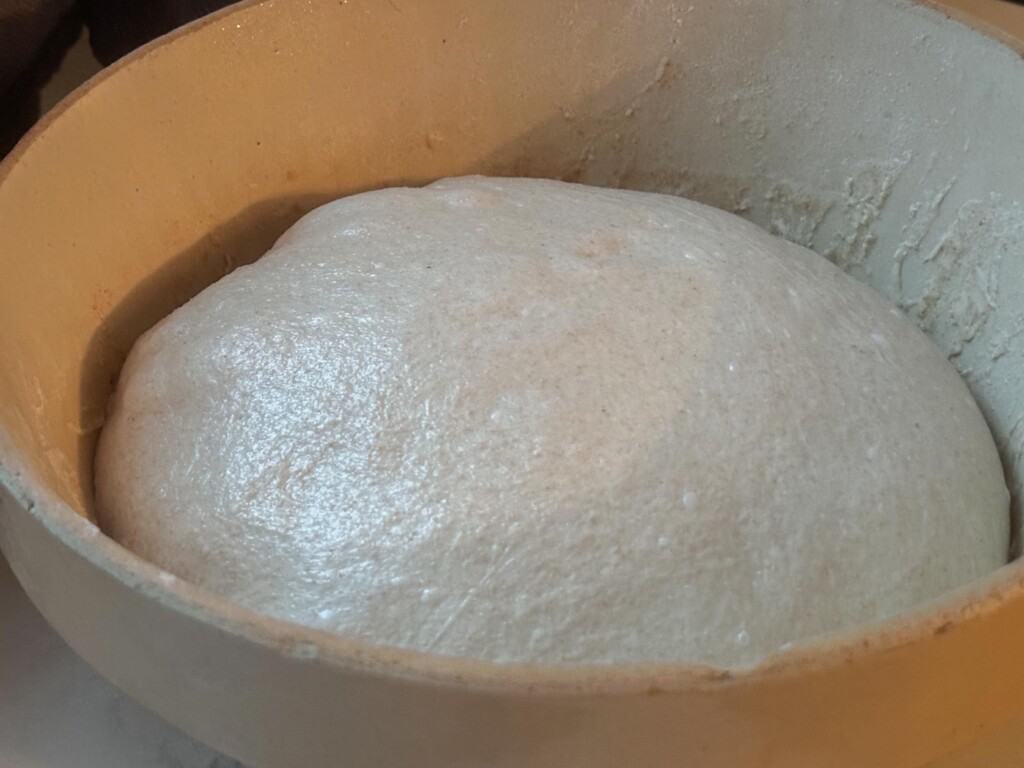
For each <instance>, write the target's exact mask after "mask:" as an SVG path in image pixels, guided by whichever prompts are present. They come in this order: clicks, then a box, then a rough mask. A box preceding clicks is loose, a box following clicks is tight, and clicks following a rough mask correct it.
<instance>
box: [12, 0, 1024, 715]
mask: <svg viewBox="0 0 1024 768" xmlns="http://www.w3.org/2000/svg"><path fill="white" fill-rule="evenodd" d="M887 2H889V3H890V4H892V5H894V6H905V7H915V6H919V7H922V8H926V9H929V10H931V11H934V12H936V13H939V14H941V15H943V16H945V17H946V18H947V19H950V20H951V21H953V22H956V23H958V24H960V25H962V26H965V27H968V28H970V29H972V30H974V31H975V32H978V33H980V34H981V35H983V36H985V37H987V38H990V39H992V40H995V41H996V42H998V43H1000V44H1001V45H1003V46H1005V47H1008V48H1010V49H1011V50H1012V51H1014V52H1016V53H1017V54H1019V55H1020V56H1021V57H1024V38H1021V37H1017V36H1016V35H1014V34H1013V33H1011V32H1009V31H1007V30H1006V29H1004V28H1002V27H999V26H998V25H996V24H993V23H990V22H988V21H986V20H984V19H982V18H979V17H978V16H976V15H973V14H971V13H969V12H967V11H965V10H962V9H958V8H953V7H950V6H947V5H945V4H943V2H942V0H887ZM274 5H275V0H242V2H238V3H235V4H233V5H230V6H227V7H225V8H222V9H220V10H218V11H215V12H214V13H212V14H209V15H207V16H204V17H201V18H199V19H197V20H195V21H193V22H190V23H188V24H186V25H184V26H181V27H179V28H177V29H175V30H173V31H171V32H169V33H168V34H166V35H163V36H161V37H158V38H156V39H155V40H152V41H150V42H149V43H147V44H145V45H143V46H141V47H140V48H137V49H135V50H134V51H132V52H131V53H129V54H128V55H126V56H124V57H123V58H121V59H119V60H118V61H116V62H114V63H113V64H111V65H110V66H109V67H106V68H104V69H102V70H101V71H100V72H98V73H97V74H95V75H93V76H92V77H91V78H89V79H88V80H87V81H86V82H84V83H83V84H81V85H80V86H79V87H78V88H76V89H75V90H74V91H72V92H71V93H70V94H69V95H68V96H66V97H65V98H64V99H63V100H62V101H61V102H60V103H59V104H58V105H57V106H56V107H54V108H53V109H51V110H50V111H49V112H48V113H46V115H44V116H43V117H42V118H41V119H40V120H39V121H37V123H36V124H35V125H34V126H33V127H32V128H31V129H30V130H29V131H28V132H27V133H26V134H25V135H24V136H23V137H22V138H21V140H20V141H19V142H18V143H17V144H16V145H15V147H14V148H13V149H12V150H11V151H10V152H9V153H8V155H7V156H6V157H5V158H3V159H0V186H2V185H3V183H4V181H5V180H6V179H7V177H8V176H9V175H10V174H11V172H12V171H13V169H14V168H15V167H16V166H17V165H18V163H19V162H20V161H21V160H22V158H23V157H24V156H25V155H26V153H27V152H28V151H29V150H30V149H31V147H32V146H33V145H34V144H35V143H36V142H37V141H38V140H39V139H40V138H41V137H43V136H44V135H45V134H46V132H47V131H48V129H49V128H50V126H51V125H52V124H53V123H54V122H55V121H56V120H59V119H60V117H61V115H62V114H63V113H64V112H65V111H66V110H67V109H68V108H69V107H71V106H73V105H74V104H76V103H77V102H79V101H81V100H82V99H83V98H84V97H85V96H87V95H88V94H89V93H90V92H91V91H92V90H93V89H95V88H96V87H97V86H98V85H100V84H101V83H102V82H104V81H105V80H106V79H107V78H108V77H113V76H116V75H117V74H118V73H120V72H121V71H122V70H126V69H129V68H130V67H132V66H135V65H138V64H139V63H140V62H142V61H144V60H145V59H146V58H147V57H149V56H150V55H151V54H152V53H154V52H155V51H157V50H159V49H161V48H163V47H164V46H166V45H170V44H173V43H174V42H175V41H176V40H178V39H179V38H182V37H185V36H187V35H191V34H194V33H196V32H198V31H200V30H202V29H204V28H206V27H209V26H213V25H217V24H221V23H223V22H225V21H226V20H228V19H230V18H233V17H237V16H242V15H245V14H255V13H259V12H261V11H262V10H264V9H270V8H271V7H273V6H274ZM0 487H3V488H6V490H7V491H8V493H9V494H10V495H11V496H12V498H13V499H14V502H15V506H18V507H20V508H21V509H20V512H24V513H26V514H28V515H29V516H31V517H32V518H34V520H35V521H36V522H38V523H39V524H41V525H42V526H43V527H44V528H45V529H46V530H47V531H48V532H49V533H50V534H51V535H52V536H54V537H55V538H56V539H57V540H58V541H59V542H60V544H62V545H63V546H65V547H66V548H67V549H68V550H70V551H71V552H72V553H73V554H74V555H75V556H77V557H79V558H81V559H83V560H85V561H87V562H88V563H90V564H91V565H93V566H95V567H96V568H98V569H100V570H101V571H103V572H105V573H106V574H108V575H109V576H111V577H113V578H114V579H116V580H117V581H118V582H119V583H120V584H121V585H122V586H125V587H128V588H129V589H133V590H136V591H137V592H139V593H140V594H142V595H144V596H145V597H148V598H151V599H153V600H156V601H157V602H158V603H159V604H160V605H161V606H163V607H164V608H167V609H168V610H171V611H174V612H176V613H178V614H180V615H182V616H184V617H185V618H187V619H191V620H195V621H198V622H201V623H203V624H205V625H208V626H211V627H212V628H215V629H218V630H221V631H223V632H225V633H227V634H228V635H231V636H233V637H236V638H239V639H241V640H243V641H245V642H248V643H251V644H254V645H257V646H261V647H263V648H266V649H269V650H271V651H274V652H277V653H280V654H282V655H284V656H286V657H292V658H295V659H302V660H305V661H307V662H317V663H322V664H323V665H325V666H327V667H329V668H333V669H336V670H338V671H343V672H351V673H360V674H367V675H375V676H381V677H388V678H392V679H404V680H407V681H410V682H416V683H424V684H429V685H432V686H446V687H457V688H459V689H460V690H471V691H480V692H484V691H487V692H497V693H506V694H529V695H557V696H595V695H606V696H608V695H635V694H650V693H652V692H657V693H682V692H689V691H703V690H707V689H710V688H720V687H722V686H738V685H755V684H761V683H764V682H767V681H770V680H779V679H785V678H789V677H794V676H799V675H804V674H806V673H807V672H808V671H811V670H823V669H827V668H833V667H837V666H840V665H845V664H849V663H850V662H851V661H853V660H854V659H858V658H862V657H865V656H868V655H869V654H876V653H881V652H890V651H894V650H897V649H899V648H902V647H905V646H909V645H913V644H915V643H917V642H919V641H922V640H924V639H927V638H928V637H932V636H936V635H941V634H944V633H945V632H946V631H948V630H949V629H951V628H953V627H955V626H956V625H957V624H960V623H963V622H965V621H968V620H971V619H975V618H979V617H983V616H985V615H989V614H991V613H993V612H994V611H995V610H997V609H998V608H1000V607H1001V606H1003V605H1004V604H1006V603H1007V602H1009V601H1011V600H1014V599H1019V598H1021V596H1022V595H1024V558H1017V559H1016V560H1013V561H1010V562H1008V563H1007V564H1006V565H1004V566H1002V567H1000V568H999V569H997V570H996V571H994V572H993V573H992V574H990V575H988V576H986V577H984V578H982V579H980V580H978V581H975V582H973V583H971V584H968V585H965V586H963V587H960V588H958V589H956V590H953V591H951V592H947V593H945V594H943V595H941V596H939V597H938V598H935V599H934V600H931V601H927V602H925V603H923V604H921V605H918V606H915V607H914V608H913V609H911V610H910V611H907V612H904V613H901V614H899V615H898V616H895V617H892V618H888V619H882V620H879V621H876V622H872V623H869V624H865V625H861V626H858V627H856V628H854V629H850V630H840V631H838V632H832V633H828V634H825V635H821V636H817V637H812V638H808V639H806V640H801V641H799V642H797V643H794V644H792V645H791V646H788V647H785V648H784V649H780V650H779V651H777V652H775V653H772V654H770V655H768V656H766V657H764V658H762V659H761V660H760V661H758V662H757V663H755V664H752V665H750V666H743V667H720V666H712V665H706V664H696V663H687V662H670V663H621V664H620V663H567V664H545V663H519V662H517V663H499V662H488V661H482V660H476V659H472V658H465V657H454V656H445V655H440V654H435V653H430V652H425V651H417V650H413V649H405V648H398V647H391V646H382V645H376V644H373V643H370V642H367V641H362V640H357V639H354V638H350V637H346V636H344V635H341V634H337V633H333V632H329V631H326V630H318V629H313V628H310V627H307V626H304V625H301V624H297V623H294V622H291V621H287V620H284V619H278V618H274V617H271V616H267V615H264V614H260V613H257V612H255V611H252V610H250V609H247V608H244V607H242V606H240V605H238V604H236V603H234V602H232V601H231V600H229V599H227V598H224V597H221V596H219V595H217V594H215V593H213V592H210V591H208V590H206V589H204V588H202V587H199V586H195V585H193V584H190V583H188V582H186V581H184V580H182V579H179V578H177V577H175V576H173V575H172V574H169V573H167V572H166V571H164V570H162V569H161V568H159V567H157V566H155V565H153V564H152V563H149V562H147V561H145V560H143V559H142V558H140V557H139V556H137V555H135V554H134V553H132V552H131V551H130V550H128V549H126V548H124V547H123V546H121V545H120V544H118V543H117V542H115V541H114V540H113V539H111V538H109V537H107V536H106V535H104V534H103V533H102V532H101V530H100V529H99V528H98V527H97V526H96V525H95V524H94V523H93V522H91V521H90V520H89V519H87V518H86V517H85V516H83V515H82V514H80V513H79V512H76V511H75V510H74V509H72V508H71V507H70V506H69V505H68V504H67V503H66V502H65V501H64V500H62V499H60V498H59V497H58V496H57V495H56V494H54V493H53V492H52V491H50V490H49V489H48V488H47V487H46V486H45V485H44V484H42V483H41V482H39V481H38V480H37V479H36V478H35V477H34V476H33V474H32V473H31V472H30V471H29V470H28V469H27V467H26V466H24V465H23V464H22V463H21V461H20V460H19V457H18V454H17V451H16V450H15V448H14V443H13V441H12V440H11V439H10V438H9V437H8V436H7V434H6V433H5V431H4V429H3V427H2V426H0ZM15 514H18V512H15Z"/></svg>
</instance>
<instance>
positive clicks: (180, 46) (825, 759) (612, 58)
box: [0, 0, 1024, 768]
mask: <svg viewBox="0 0 1024 768" xmlns="http://www.w3.org/2000/svg"><path fill="white" fill-rule="evenodd" d="M1021 115H1024V62H1022V61H1021V59H1020V56H1019V55H1018V54H1017V53H1016V52H1014V50H1012V49H1011V47H1006V46H1005V45H1003V44H1002V43H997V42H995V41H994V40H993V39H991V38H989V37H985V36H983V35H982V34H979V33H978V32H976V31H975V30H973V29H971V28H969V27H967V26H964V25H962V24H960V23H958V22H955V21H951V20H949V19H947V18H945V16H944V15H942V14H940V13H938V12H936V11H934V10H932V9H930V8H925V7H922V6H920V5H915V4H913V3H911V2H908V1H907V0H864V1H863V2H848V1H847V0H776V2H771V3H769V2H763V0H734V1H733V2H729V3H718V2H711V1H710V0H682V2H670V1H669V0H650V2H644V3H622V2H619V1H618V0H588V1H587V2H571V1H570V0H557V1H555V0H516V2H504V1H503V0H502V1H499V0H495V1H494V2H486V3H484V2H479V0H430V1H429V2H412V1H411V0H267V1H266V2H262V3H247V4H243V5H241V6H240V7H237V8H235V9H234V10H230V11H228V12H225V13H221V14H220V15H217V16H215V17H213V18H210V19H208V20H205V21H203V22H200V23H198V24H196V25H193V26H191V27H189V28H188V29H186V30H185V31H182V32H179V33H176V34H174V35H172V36H171V37H170V38H168V39H165V40H163V41H161V42H159V43H158V44H156V45H153V46H150V47H148V48H146V49H144V50H143V51H141V52H139V53H137V54H135V55H133V56H132V57H130V58H129V59H127V60H126V61H124V62H122V63H121V64H120V65H118V66H116V67H114V68H112V69H111V70H109V71H107V72H105V73H103V74H102V75H100V76H99V77H98V78H96V79H95V80H93V81H92V82H91V83H89V84H88V85H87V86H86V87H85V88H84V89H82V90H80V91H79V92H78V94H77V95H76V96H75V97H73V98H72V99H71V100H70V101H68V102H67V103H65V104H64V105H63V106H62V107H61V108H59V109H58V110H57V112H56V114H54V115H52V116H50V117H49V118H47V119H46V120H45V121H44V123H43V124H42V125H41V126H40V127H39V128H38V129H37V130H36V131H35V132H34V134H33V136H32V137H31V138H29V139H27V140H26V141H25V142H24V143H23V144H22V145H21V146H20V147H19V148H18V149H17V150H16V151H15V152H14V154H13V155H12V156H11V157H9V158H8V159H7V161H6V162H5V164H4V165H3V166H2V168H0V222H2V225H0V359H2V361H3V362H2V365H0V438H2V440H3V448H2V454H0V456H2V462H3V463H2V467H0V484H2V487H3V489H4V493H2V494H0V496H2V497H3V510H2V513H0V544H2V547H3V551H4V553H5V554H6V556H7V557H8V558H9V560H10V563H11V566H12V568H13V569H14V571H15V573H16V574H17V576H18V578H19V579H20V581H21V583H22V584H23V585H24V587H25V590H26V591H27V592H28V594H29V595H30V596H31V598H32V599H33V600H34V601H35V603H36V604H37V605H38V607H39V609H40V610H41V611H42V613H43V614H44V615H45V616H46V618H47V619H48V620H49V621H50V622H51V623H52V624H53V625H54V627H56V628H57V630H58V631H59V632H60V633H61V634H62V635H63V636H64V637H65V638H66V639H67V641H68V643H70V645H71V646H72V647H73V648H74V649H75V650H76V651H77V652H78V653H80V654H81V655H82V656H83V657H85V658H86V659H87V660H88V661H90V662H91V663H92V664H93V665H95V666H96V668H97V669H99V670H100V671H101V672H102V673H103V674H105V675H106V676H108V677H109V678H110V679H111V680H112V681H113V682H114V683H116V684H117V685H119V686H121V687H122V688H123V689H124V690H126V691H127V692H129V693H130V694H132V695H133V696H135V697H137V698H138V699H140V700H141V701H142V702H144V703H146V704H148V705H149V706H151V707H152V708H153V709H155V710H156V711H157V712H159V713H160V714H161V715H163V716H164V717H166V718H167V719H168V720H170V721H171V722H173V723H175V724H177V725H179V726H181V727H182V728H184V729H185V730H186V731H188V732H189V733H191V734H193V735H195V736H197V737H198V738H200V739H202V740H204V741H207V742H209V743H210V744H211V745H214V746H216V747H218V748H220V749H222V750H224V751H225V752H228V753H230V754H232V755H235V756H238V757H240V758H242V759H243V760H245V761H248V762H251V763H252V764H253V765H255V766H263V767H266V768H275V767H276V768H292V767H293V766H303V767H312V766H339V765H344V766H348V767H349V768H362V767H368V766H387V768H402V767H403V766H417V768H429V767H430V766H437V767H444V768H453V767H456V766H458V767H466V766H514V767H515V768H539V767H540V766H551V767H552V768H554V767H555V766H557V767H558V768H564V767H565V766H587V767H588V768H597V767H602V766H609V767H612V766H614V767H615V768H621V767H623V766H681V765H687V766H698V767H699V768H741V767H743V766H784V767H785V768H794V767H800V766H808V768H822V766H839V767H842V766H851V767H852V768H869V767H870V768H884V767H885V766H900V767H901V768H913V767H916V766H921V765H925V764H928V765H932V766H936V767H938V766H942V767H943V768H952V767H953V766H968V765H986V766H994V767H995V768H1005V767H1006V766H1011V765H1021V764H1022V763H1021V762H1020V755H1021V752H1022V750H1024V696H1022V693H1021V692H1022V691H1024V661H1022V655H1024V578H1022V570H1021V566H1020V565H1017V564H1013V565H1010V566H1007V567H1006V568H1004V569H1002V571H1001V572H999V573H997V574H994V576H993V577H992V579H991V580H990V581H988V582H987V583H984V584H978V585H973V586H971V587H969V588H967V589H966V590H965V591H963V592H962V593H961V594H958V595H952V596H950V597H949V598H948V599H946V600H944V601H942V602H941V603H940V604H936V605H934V606H931V607H929V608H928V609H926V610H922V611H921V612H920V613H919V614H917V615H915V616H912V617H909V618H906V619H903V620H900V621H895V622H890V623H887V624H885V625H883V626H878V627H873V628H870V629H869V630H866V631H865V632H863V633H862V634H856V635H852V636H843V637H838V638H830V639H826V640H823V641H819V642H812V643H808V644H807V645H806V646H802V647H799V648H794V649H790V650H789V651H787V652H785V653H781V654H780V655H778V656H776V657H774V658H771V659H768V660H766V661H765V662H764V663H763V664H762V665H761V666H759V667H757V668H755V669H750V670H742V671H736V670H733V671H726V670H716V669H707V668H695V667H688V666H682V665H679V666H659V667H642V666H640V667H618V666H590V667H571V666H570V667H559V668H551V667H530V666H496V665H487V664H477V663H471V662H467V661H463V660H456V659H449V658H441V657H435V656H430V655H423V654H417V653H411V652H405V651H396V650H390V649H385V648H377V647H370V646H367V645H364V644H361V643H357V642H350V641H348V640H346V639H344V638H340V637H334V636H330V635H326V634H323V633H319V632H315V631H311V630H307V629H303V628H301V627H297V626H293V625H290V624H287V623H284V622H280V621H274V620H271V619H266V618H263V617H260V616H257V615H254V614H251V613H248V612H246V611H244V610H241V609H239V608H237V607H235V606H233V605H230V604H228V603H226V602H225V601H223V600H221V599H218V598H217V597H216V596H214V595H210V594H207V593H205V592H203V591H202V590H199V589H196V588H193V587H191V586H189V585H188V584H184V583H182V582H180V581H177V580H175V579H174V578H173V577H171V576H169V575H168V574H164V573H161V572H160V571H159V570H158V569H156V568H154V567H152V566H150V565H147V564H146V563H144V562H141V561H140V560H138V559H137V558H135V557H134V556H133V555H132V554H131V553H129V552H126V551H125V550H123V549H121V548H120V547H119V546H118V545H116V544H115V543H113V542H112V541H110V540H108V539H107V538H105V537H104V536H103V535H102V534H100V532H99V531H98V530H97V528H96V527H95V526H94V525H93V524H92V523H91V522H89V519H90V515H91V510H90V500H91V489H90V483H91V459H92V447H93V443H94V438H95V436H96V433H97V430H98V429H99V428H100V425H101V424H102V422H103V413H104V403H105V401H106V398H107V396H108V394H109V392H110V390H111V387H112V384H113V382H114V380H115V377H116V376H117V372H118V367H119V365H120V363H121V361H122V359H123V358H124V355H125V353H126V351H127V349H128V348H129V346H130V344H131V343H132V340H133V339H134V338H135V337H136V336H137V335H138V334H139V333H140V332H141V331H142V330H143V329H145V328H147V327H148V326H150V325H151V324H152V323H154V322H155V321H156V320H157V319H159V318H160V317H161V316H163V315H164V314H166V313H167V312H168V311H169V310H171V309H172V308H173V307H174V306H176V305H178V304H180V303H181V302H183V301H185V300H186V299H188V298H189V297H190V296H192V295H193V294H195V293H196V292H197V291H198V290H199V289H201V288H202V287H203V286H205V285H207V284H208V283H210V282H212V281H213V280H215V279H217V278H218V277H220V276H221V275H223V274H224V273H225V272H227V271H228V270H230V269H231V268H232V267H234V266H235V265H237V264H239V263H241V262H244V261H247V260H251V259H253V258H255V257H257V256H258V255H260V253H261V252H262V251H263V250H265V249H266V248H267V247H268V246H269V245H270V244H271V242H272V241H273V240H274V238H275V237H276V236H277V235H278V234H280V233H281V232H282V231H283V230H284V229H285V228H286V227H287V226H289V225H290V224H291V223H292V222H293V221H294V220H295V219H296V218H297V217H298V216H299V215H300V214H301V213H303V212H304V211H307V210H309V209H310V208H311V207H313V206H315V205H316V204H318V203H320V202H323V201H325V200H328V199H331V198H333V197H336V196H338V195H342V194H346V193H350V192H355V191H357V190H363V189H367V188H371V187H379V186H382V185H389V184H399V183H413V184H415V183H420V182H425V181H427V180H430V179H433V178H435V177H439V176H445V175H451V174H463V173H469V172H482V173H490V174H512V175H543V176H555V177H562V178H568V179H574V180H581V181H584V182H589V183H594V184H605V185H621V186H625V187H635V188H640V189H656V190H661V191H669V192H676V193H680V194H686V195H690V196H693V197H696V198H698V199H702V200H704V201H708V202H711V203H714V204H717V205H720V206H722V207H725V208H729V209H732V210H735V211H738V212H740V213H742V214H744V215H746V216H748V217H750V218H751V219H753V220H754V221H757V222H759V223H761V224H763V225H765V226H768V227H769V228H771V229H773V230H774V231H776V232H779V233H781V234H783V235H786V236H787V237H790V238H791V239H794V240H797V241H800V242H803V243H807V244H810V245H811V246H813V247H814V248H816V249H817V250H818V251H820V252H821V253H824V254H826V255H828V256H829V257H830V258H833V259H834V260H835V261H837V262H838V263H840V264H841V265H843V266H844V267H845V268H847V269H848V270H850V271H851V272H852V273H853V274H854V275H856V276H858V277H861V278H863V279H865V280H868V281H870V282H871V283H872V284H874V285H875V286H877V287H878V288H879V289H880V290H881V291H882V292H884V293H886V294H887V295H888V296H890V297H891V298H893V300H895V301H897V302H899V303H900V304H901V305H902V306H903V307H904V308H905V309H906V311H907V312H908V314H910V315H911V316H912V317H913V318H915V319H916V320H917V321H918V322H919V323H920V324H921V325H922V327H924V328H925V329H926V330H927V331H928V332H929V333H931V335H932V336H933V338H934V339H935V340H936V341H937V342H938V343H939V344H940V345H941V346H943V347H944V348H945V349H946V350H947V351H948V352H949V353H950V354H951V355H952V356H953V357H954V359H955V360H956V361H957V363H958V365H959V366H960V368H961V370H962V371H963V372H964V374H965V375H966V376H967V378H968V380H969V382H970V383H971V385H972V387H973V389H974V392H975V393H976V395H977V396H978V398H979V400H980V402H981V403H982V405H983V407H984V409H985V412H986V414H987V415H988V417H989V418H990V421H991V423H992V425H993V428H994V431H995V433H996V435H997V439H998V441H999V443H1000V446H1001V448H1002V450H1003V455H1004V457H1005V459H1006V465H1007V468H1008V473H1009V476H1010V479H1011V483H1012V484H1013V487H1014V490H1015V491H1016V492H1017V497H1018V499H1019V498H1020V489H1021V488H1020V478H1021V475H1022V465H1024V461H1022V459H1021V453H1022V451H1021V445H1022V441H1024V429H1022V428H1021V427H1022V425H1024V384H1022V383H1021V382H1022V374H1024V309H1022V308H1024V237H1022V229H1024V216H1022V215H1021V210H1020V201H1022V200H1024V122H1022V121H1021ZM1014 756H1016V757H1014Z"/></svg>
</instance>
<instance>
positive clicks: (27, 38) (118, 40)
mask: <svg viewBox="0 0 1024 768" xmlns="http://www.w3.org/2000/svg"><path fill="white" fill-rule="evenodd" d="M230 4H231V0H0V157H2V156H3V155H5V154H6V153H7V152H8V151H9V150H10V149H11V147H13V146H14V144H15V143H17V141H18V139H19V138H20V137H21V136H22V135H23V134H24V133H25V131H27V130H28V129H29V128H30V127H32V124H33V123H34V122H35V121H36V120H37V119H38V118H39V115H40V112H41V111H42V108H43V106H44V105H43V101H44V97H43V95H42V92H43V90H44V88H45V86H46V84H47V83H48V82H50V81H51V79H52V78H53V76H54V74H55V73H56V72H57V70H58V68H59V67H60V66H61V64H62V62H63V61H64V59H65V56H66V55H68V51H69V49H72V48H73V47H75V45H76V43H78V44H79V45H80V46H81V47H82V49H83V51H81V52H79V56H80V57H81V54H82V53H83V52H84V50H85V49H91V54H92V57H94V60H93V61H92V62H82V63H81V64H80V67H88V65H89V64H90V63H91V64H92V66H93V67H94V70H93V71H95V69H98V68H99V67H100V66H106V65H108V64H110V63H112V62H113V61H116V60H117V59H119V58H121V57H122V56H124V55H125V54H126V53H129V52H130V51H132V50H133V49H135V48H137V47H139V46H140V45H143V44H145V43H147V42H149V41H150V40H152V39H153V38H155V37H158V36H159V35H162V34H164V33H165V32H169V31H170V30H172V29H174V28H175V27H178V26H181V25H182V24H185V23H187V22H189V21H192V20H194V19H197V18H199V17H200V16H204V15H205V14H207V13H210V12H212V11H215V10H217V9H219V8H223V7H224V6H226V5H230ZM83 35H84V36H83ZM80 41H81V42H80ZM86 74H87V75H88V74H92V72H91V71H87V72H86ZM75 84H76V83H72V84H71V85H72V86H73V85H75ZM61 95H63V94H61ZM46 106H49V105H46Z"/></svg>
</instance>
